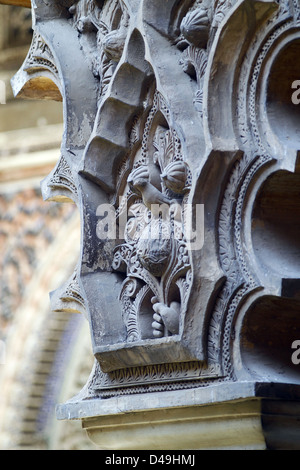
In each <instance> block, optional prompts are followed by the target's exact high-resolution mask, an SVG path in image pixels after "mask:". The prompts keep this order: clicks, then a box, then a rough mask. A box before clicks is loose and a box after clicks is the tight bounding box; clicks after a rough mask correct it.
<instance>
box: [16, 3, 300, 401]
mask: <svg viewBox="0 0 300 470" xmlns="http://www.w3.org/2000/svg"><path fill="white" fill-rule="evenodd" d="M33 13H34V17H35V21H34V24H35V32H34V38H33V43H32V46H31V50H30V52H29V54H28V57H27V59H26V61H25V63H24V65H23V67H22V69H21V70H20V72H19V74H17V76H16V77H15V79H14V81H13V84H14V88H15V92H16V94H19V95H20V96H27V97H29V96H31V97H34V98H36V97H40V98H43V99H49V98H54V99H58V98H60V99H62V100H63V103H64V113H65V130H64V135H63V140H62V148H61V156H60V158H59V160H58V163H57V166H56V168H54V170H53V172H52V173H51V174H50V175H49V177H48V178H46V180H45V181H44V182H43V184H42V187H43V194H44V198H45V199H47V200H55V201H58V202H73V203H75V204H77V206H78V210H79V212H80V215H81V225H82V239H81V244H80V259H79V261H78V265H77V267H76V270H75V272H74V276H72V279H70V281H69V282H67V283H66V285H65V286H63V287H62V288H61V289H58V291H57V292H56V293H54V294H53V305H55V306H56V307H55V308H54V309H57V308H61V309H62V310H65V311H70V310H72V311H78V312H83V311H84V312H85V314H86V316H87V319H88V321H89V324H90V330H91V338H92V345H93V352H94V355H95V359H96V363H95V368H94V370H93V372H92V375H91V378H90V380H89V384H88V387H87V389H86V393H87V395H86V398H87V399H88V398H91V397H102V396H111V395H118V394H122V393H134V392H136V391H143V390H150V389H151V390H163V389H167V388H168V387H169V388H170V387H171V388H172V389H176V388H186V387H196V386H207V385H209V384H210V383H213V382H215V381H225V380H230V381H237V380H248V379H249V380H250V379H251V378H252V377H254V376H255V377H257V376H258V377H259V378H260V379H261V380H265V379H268V380H269V379H270V378H271V379H274V380H277V379H278V370H277V369H276V364H275V366H274V368H273V369H272V368H270V369H268V368H267V367H266V369H264V370H263V371H262V372H259V371H256V370H254V366H253V355H252V354H251V348H252V349H254V350H255V348H256V347H258V349H259V351H260V352H261V353H262V356H263V355H267V356H268V357H271V358H272V357H273V354H272V348H271V347H270V348H269V349H268V346H267V345H264V344H263V340H262V338H263V337H264V335H265V334H269V342H268V344H273V343H274V344H275V345H276V344H277V345H278V344H279V340H278V338H279V336H280V335H279V327H278V326H276V325H277V323H278V322H279V318H280V312H282V311H288V312H289V313H288V314H287V317H288V318H287V324H291V323H293V324H294V325H296V326H295V327H296V328H298V327H299V319H298V317H297V311H299V294H297V292H299V279H300V273H299V264H297V259H299V250H300V247H299V226H298V225H299V224H294V222H293V221H294V220H295V218H297V217H298V216H299V212H300V210H299V192H297V191H299V161H298V152H299V147H300V141H299V125H298V124H299V121H297V118H298V117H299V116H298V114H297V113H299V111H298V109H299V108H296V107H295V105H294V104H293V102H292V100H291V96H292V88H291V87H292V83H293V82H295V81H296V80H299V78H300V68H299V60H298V58H299V52H300V31H299V30H300V24H299V21H300V18H299V15H300V9H299V4H298V2H297V1H296V0H280V1H278V2H275V1H271V0H270V1H268V0H264V1H261V0H236V1H234V0H230V1H229V0H219V1H214V2H211V1H208V0H196V1H191V0H189V1H188V0H187V1H183V2H176V1H175V0H171V1H169V2H158V1H153V0H151V1H150V0H143V1H137V0H126V1H125V0H103V1H98V0H97V1H96V0H78V1H76V2H71V1H69V2H65V1H64V2H63V1H61V2H60V1H57V2H55V5H54V6H47V7H46V6H45V5H44V3H43V2H42V1H36V2H35V5H34V7H33ZM278 83H281V84H282V86H280V87H278ZM282 123H286V125H285V124H284V125H283V124H282ZM295 188H298V189H295ZM272 200H273V201H275V202H276V205H277V206H276V208H277V210H275V209H274V207H272V204H271V203H270V201H272ZM201 207H203V208H204V215H203V218H202V219H201V218H200V219H201V220H200V223H199V224H198V225H197V222H199V220H198V219H199V214H201V212H200V211H198V212H197V208H198V209H199V208H201ZM288 207H290V208H291V210H292V212H293V214H295V216H294V217H293V216H292V215H291V213H290V215H288V211H287V208H288ZM189 208H192V212H191V213H192V214H193V216H192V217H189ZM197 214H198V215H197ZM278 218H279V221H280V223H279V225H280V227H279V226H278V224H277V219H278ZM195 227H196V230H195ZM282 227H287V231H288V232H289V235H288V236H287V235H286V233H284V229H282ZM191 233H192V234H193V235H194V236H196V239H197V237H199V238H198V242H199V239H200V240H202V241H203V242H202V243H200V242H199V243H198V244H197V243H196V244H194V243H193V241H192V240H191V237H190V235H191ZM270 240H274V244H273V245H272V246H271V243H270ZM297 257H298V258H297ZM276 260H277V261H276ZM278 264H279V265H278ZM280 266H283V268H282V267H280ZM298 316H299V315H298ZM272 318H275V320H276V321H275V324H276V325H275V327H274V328H273V329H272ZM291 340H292V337H291V333H290V332H289V329H288V327H287V328H285V329H284V331H283V339H282V344H283V345H285V347H287V345H288V343H289V342H290V341H291ZM272 360H273V359H272ZM286 366H287V368H288V369H289V371H291V373H292V372H294V371H293V367H292V365H291V364H290V363H289V364H287V363H286ZM271 369H272V370H271ZM274 370H275V372H274ZM297 380H298V379H297Z"/></svg>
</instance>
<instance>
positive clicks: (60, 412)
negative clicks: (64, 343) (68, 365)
mask: <svg viewBox="0 0 300 470" xmlns="http://www.w3.org/2000/svg"><path fill="white" fill-rule="evenodd" d="M299 398H300V387H299V386H296V385H289V384H274V383H251V382H244V383H231V384H219V385H215V386H211V387H206V388H203V389H191V390H178V391H171V392H163V393H151V394H144V395H131V396H122V397H119V398H110V399H105V400H90V401H89V400H86V401H79V400H78V401H76V398H75V399H74V400H73V401H70V402H68V403H66V404H64V405H59V406H58V407H57V417H58V419H81V420H82V426H83V428H84V429H85V430H86V431H87V433H88V436H89V437H90V439H91V440H92V441H93V442H94V443H95V444H96V445H97V446H98V447H99V448H101V449H103V450H104V449H108V450H140V449H143V450H163V449H164V450H187V449H189V450H191V449H194V450H195V449H290V450H292V449H293V450H294V449H300V429H299V426H298V423H299V419H300V400H299Z"/></svg>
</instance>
